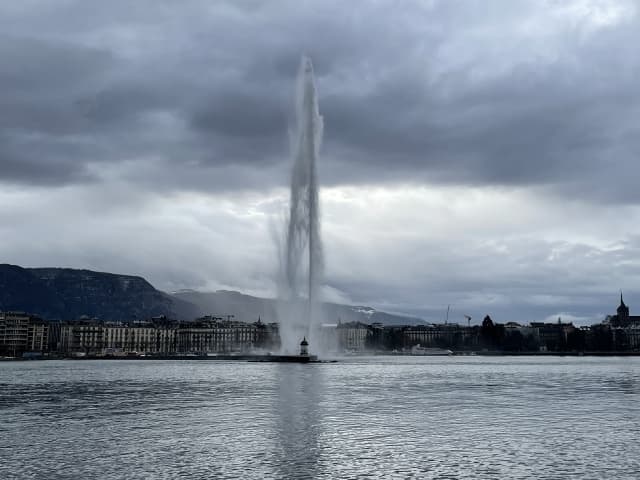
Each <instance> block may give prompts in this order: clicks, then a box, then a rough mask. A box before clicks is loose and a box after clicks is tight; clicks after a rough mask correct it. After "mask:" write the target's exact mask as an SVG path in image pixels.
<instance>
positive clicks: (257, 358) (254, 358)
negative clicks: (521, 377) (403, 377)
mask: <svg viewBox="0 0 640 480" xmlns="http://www.w3.org/2000/svg"><path fill="white" fill-rule="evenodd" d="M372 356H373V357H448V356H449V357H474V356H482V357H532V356H535V357H638V356H640V352H499V351H482V352H468V351H457V352H456V351H454V352H453V353H452V354H451V355H399V354H393V353H363V354H356V355H353V354H351V355H346V356H328V357H327V358H331V359H333V358H358V357H372ZM289 357H298V356H297V355H296V356H281V355H259V354H255V355H253V354H237V355H234V354H223V355H122V356H113V355H110V356H97V355H83V356H34V357H27V358H25V357H1V358H0V362H26V361H34V360H35V361H44V360H107V361H111V360H208V361H245V362H291V360H288V359H285V358H289ZM296 363H307V362H296Z"/></svg>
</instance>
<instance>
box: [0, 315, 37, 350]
mask: <svg viewBox="0 0 640 480" xmlns="http://www.w3.org/2000/svg"><path fill="white" fill-rule="evenodd" d="M48 350H49V326H48V324H47V323H46V322H45V321H43V320H42V319H41V318H39V317H36V316H33V315H29V314H27V313H25V312H0V355H5V356H11V357H19V356H22V355H23V354H24V353H27V352H33V353H35V352H37V353H44V352H46V351H48Z"/></svg>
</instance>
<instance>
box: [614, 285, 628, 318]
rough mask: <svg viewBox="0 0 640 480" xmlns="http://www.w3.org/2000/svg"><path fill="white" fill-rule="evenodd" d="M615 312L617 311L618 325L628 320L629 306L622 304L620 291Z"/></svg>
mask: <svg viewBox="0 0 640 480" xmlns="http://www.w3.org/2000/svg"><path fill="white" fill-rule="evenodd" d="M616 312H617V313H618V318H617V323H618V325H626V324H627V323H628V322H629V307H627V306H626V305H625V304H624V300H623V299H622V292H620V305H619V306H618V309H617V310H616Z"/></svg>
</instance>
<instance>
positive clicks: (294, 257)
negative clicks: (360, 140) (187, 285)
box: [278, 57, 323, 353]
mask: <svg viewBox="0 0 640 480" xmlns="http://www.w3.org/2000/svg"><path fill="white" fill-rule="evenodd" d="M322 130H323V123H322V117H321V116H320V113H319V111H318V97H317V93H316V86H315V81H314V77H313V65H312V64H311V60H310V59H309V58H307V57H302V60H301V62H300V69H299V71H298V79H297V90H296V99H295V124H294V125H293V128H292V131H291V151H292V154H293V161H294V164H293V172H292V175H291V196H290V207H289V218H288V225H287V230H286V243H285V252H283V258H282V263H283V265H281V267H282V270H283V272H282V273H283V276H284V278H283V282H282V285H281V294H280V299H281V302H280V308H279V312H278V313H279V317H280V318H279V321H280V339H281V342H282V349H283V351H285V352H286V353H295V352H296V351H297V348H298V344H299V343H300V340H301V339H302V338H303V337H304V336H306V337H307V338H309V339H310V340H311V341H310V344H311V345H310V346H311V348H312V350H315V351H317V347H318V346H319V345H318V343H319V341H320V338H319V337H320V336H319V335H318V333H319V328H320V298H319V293H320V292H319V290H320V284H321V281H322V277H323V255H322V241H321V238H320V218H319V200H318V177H317V170H316V160H317V158H318V153H319V150H320V144H321V143H322ZM314 347H315V348H314Z"/></svg>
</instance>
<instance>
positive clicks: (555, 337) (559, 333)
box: [531, 318, 576, 351]
mask: <svg viewBox="0 0 640 480" xmlns="http://www.w3.org/2000/svg"><path fill="white" fill-rule="evenodd" d="M531 327H532V328H533V329H535V331H536V332H537V338H538V339H539V342H540V347H541V349H543V350H548V351H563V350H566V349H567V345H568V342H567V340H568V337H569V335H571V334H572V333H574V332H575V331H576V327H575V326H574V325H573V323H572V322H569V323H562V319H561V318H558V322H557V323H553V322H551V323H544V322H531Z"/></svg>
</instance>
